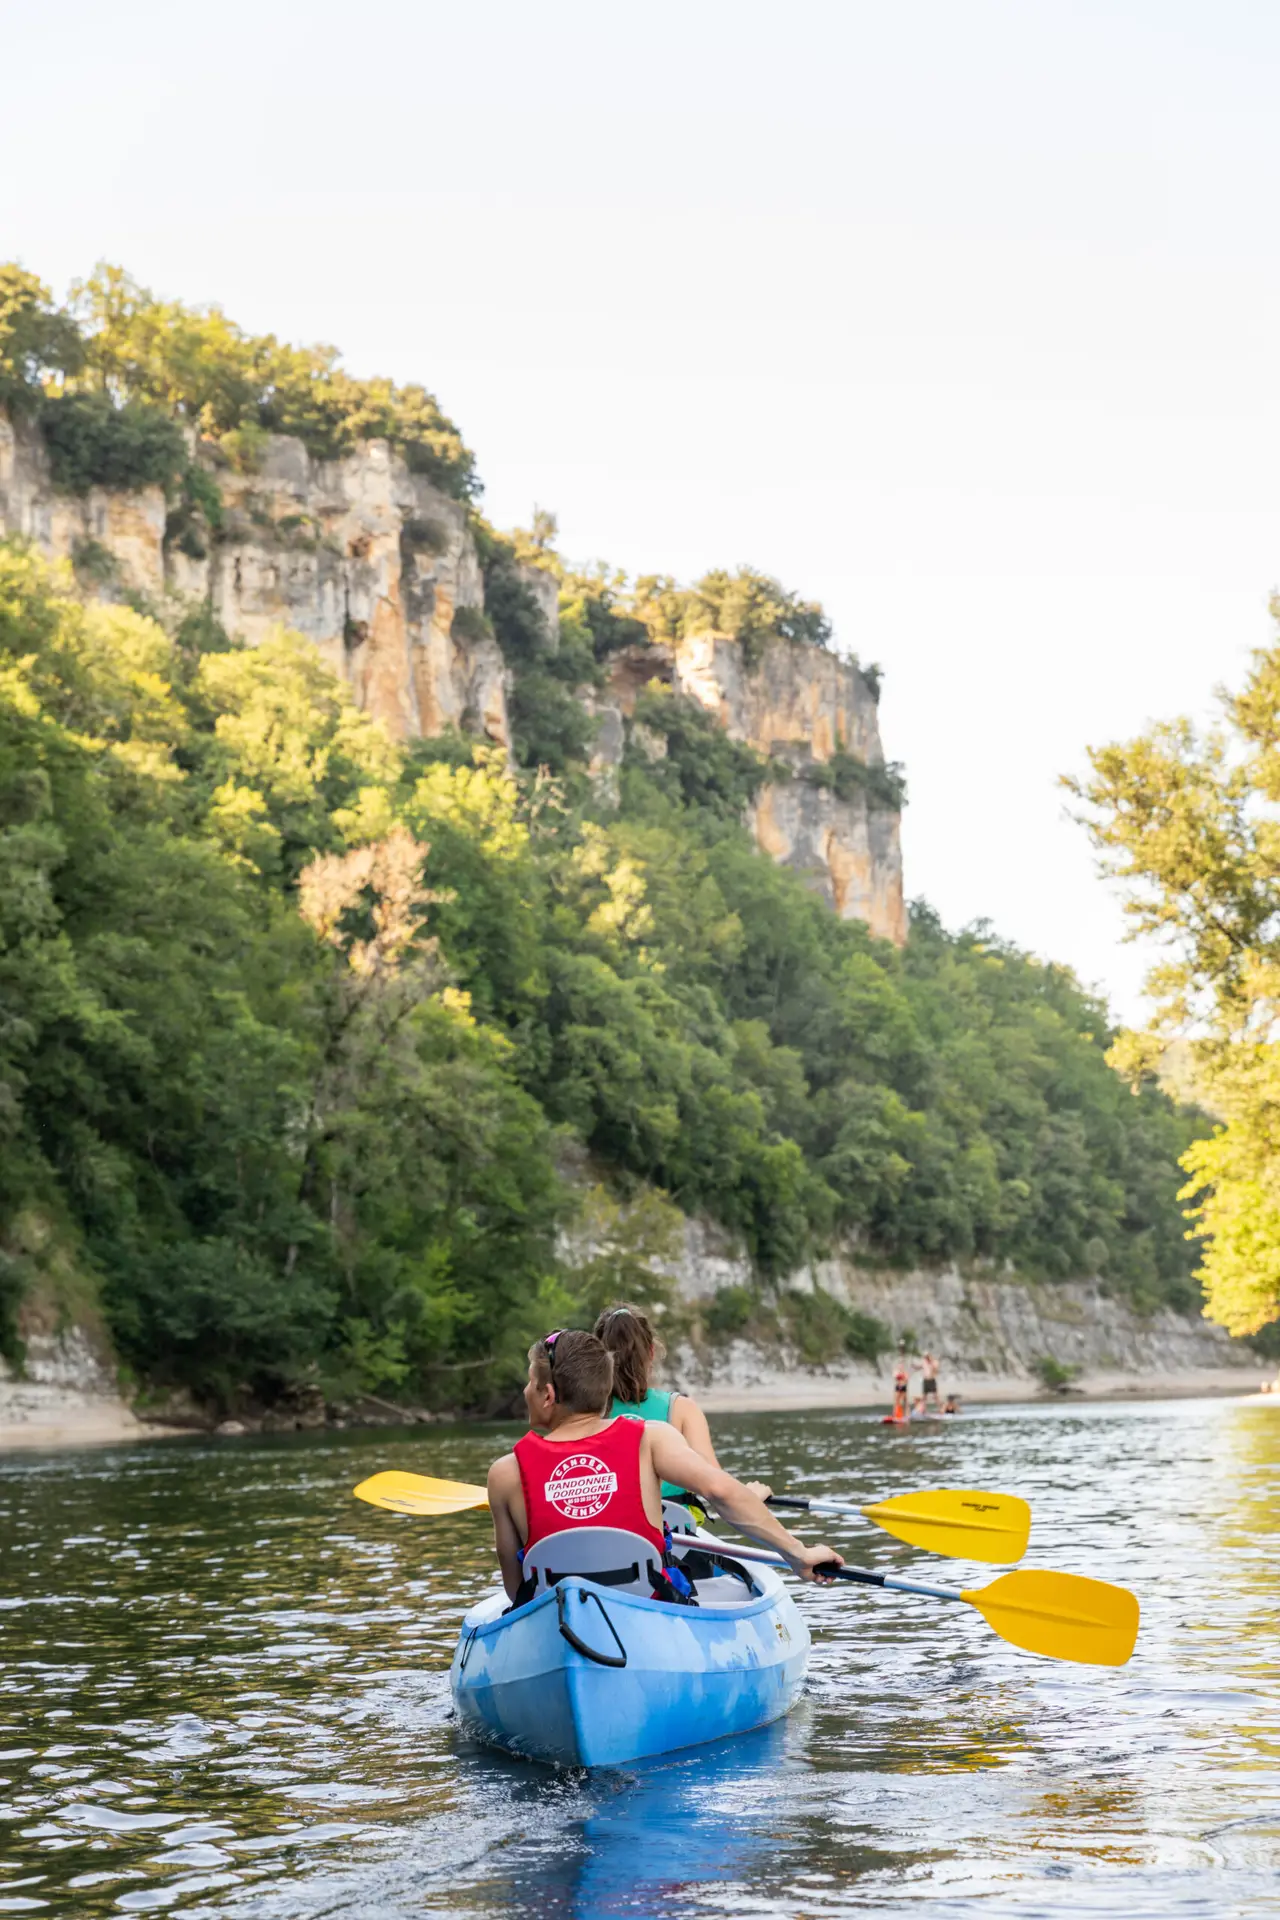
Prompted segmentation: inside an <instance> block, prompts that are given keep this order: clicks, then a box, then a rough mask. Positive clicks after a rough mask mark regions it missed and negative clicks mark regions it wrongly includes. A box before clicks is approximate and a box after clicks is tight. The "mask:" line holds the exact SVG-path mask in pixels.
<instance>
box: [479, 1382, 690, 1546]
mask: <svg viewBox="0 0 1280 1920" xmlns="http://www.w3.org/2000/svg"><path fill="white" fill-rule="evenodd" d="M643 1440H644V1422H643V1421H642V1420H627V1419H623V1418H620V1419H617V1420H611V1421H610V1422H609V1425H608V1426H607V1427H601V1429H600V1431H599V1433H593V1434H592V1435H591V1436H590V1438H589V1439H586V1440H544V1439H543V1437H542V1435H541V1434H539V1433H526V1434H525V1435H524V1437H523V1439H520V1440H517V1441H516V1445H515V1456H516V1464H517V1465H518V1466H519V1468H520V1484H521V1486H522V1487H523V1488H524V1510H525V1513H526V1515H527V1516H528V1523H529V1533H528V1537H527V1539H526V1540H525V1543H524V1544H525V1551H526V1552H527V1551H528V1549H529V1548H530V1547H536V1546H537V1544H538V1542H539V1540H545V1539H546V1537H547V1535H548V1534H549V1533H564V1532H565V1531H566V1529H567V1528H569V1527H621V1528H623V1529H624V1530H625V1531H626V1532H627V1533H638V1534H640V1535H641V1537H642V1538H643V1539H645V1540H648V1541H651V1542H652V1544H653V1546H654V1547H655V1548H656V1550H657V1553H658V1556H659V1565H661V1556H662V1550H663V1544H664V1543H663V1536H662V1528H661V1527H655V1526H654V1524H653V1521H652V1520H651V1519H650V1518H649V1516H648V1514H647V1513H646V1512H645V1510H644V1496H643V1494H642V1492H641V1487H640V1447H641V1443H642V1441H643Z"/></svg>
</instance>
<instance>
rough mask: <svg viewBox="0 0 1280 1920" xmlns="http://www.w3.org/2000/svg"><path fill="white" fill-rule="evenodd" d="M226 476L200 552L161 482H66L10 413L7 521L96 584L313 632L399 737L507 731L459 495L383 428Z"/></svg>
mask: <svg viewBox="0 0 1280 1920" xmlns="http://www.w3.org/2000/svg"><path fill="white" fill-rule="evenodd" d="M216 478H217V481H218V486H219V489H220V491H221V494H222V512H223V525H222V528H221V531H220V536H219V538H218V539H217V540H216V541H214V542H212V543H211V544H210V547H209V551H208V553H207V555H206V556H205V557H203V558H192V557H191V556H189V555H188V554H186V553H184V552H183V551H182V550H181V549H180V548H179V547H178V546H177V545H175V544H170V543H168V542H166V539H165V501H164V496H163V494H162V493H161V492H160V491H159V489H158V488H155V487H151V488H147V489H144V490H142V491H140V492H137V493H115V492H109V491H107V490H106V489H104V488H94V490H93V491H92V492H91V493H90V494H89V495H88V496H87V497H86V498H85V499H83V500H81V499H78V498H76V497H75V496H72V495H68V494H63V493H59V492H58V491H57V490H56V489H55V488H54V486H53V484H52V482H51V480H50V477H49V465H48V460H47V458H46V456H45V451H44V446H43V443H42V441H41V439H40V436H39V434H38V433H36V432H35V431H33V430H31V429H23V428H21V427H17V428H15V427H14V426H12V425H11V424H10V423H9V422H8V421H6V420H5V419H4V416H3V415H0V531H3V532H5V533H15V534H21V535H23V536H24V537H25V538H27V539H30V540H32V541H34V542H35V543H36V544H37V545H39V546H41V547H42V548H43V549H44V550H45V552H47V553H49V554H51V555H52V556H53V557H54V558H57V559H67V560H70V561H72V563H73V564H75V565H76V567H77V571H78V573H79V575H80V578H81V580H82V582H83V583H84V584H86V585H88V586H90V587H92V588H95V589H96V590H98V591H102V592H111V591H115V592H119V591H122V590H133V591H135V592H140V593H143V594H145V595H146V596H147V597H148V598H149V599H152V600H154V601H157V602H159V601H161V600H163V599H164V597H165V596H166V595H168V596H174V597H176V599H177V600H179V601H185V602H205V603H206V604H207V605H208V606H209V607H210V608H211V610H212V612H213V613H214V614H215V615H216V617H217V618H218V619H219V620H220V621H221V623H222V625H223V626H224V627H225V628H226V630H227V632H228V633H230V634H232V635H234V636H235V637H236V638H238V639H241V640H244V641H246V642H247V643H248V644H249V645H251V646H253V645H256V644H257V643H258V642H259V641H261V640H263V639H265V637H266V636H267V634H269V633H270V632H271V631H272V630H273V629H274V628H277V627H290V628H292V629H293V630H294V631H295V632H298V633H303V634H306V635H307V636H308V638H309V639H311V640H314V641H315V643H316V646H317V647H318V648H319V649H320V651H321V653H322V654H323V655H324V657H325V659H326V660H327V661H328V663H329V664H330V666H331V667H332V668H333V669H334V671H335V672H336V673H338V674H340V675H341V676H342V678H343V679H345V680H346V681H347V682H348V683H349V685H350V687H351V689H352V692H353V693H354V694H355V697H356V699H357V701H358V702H359V704H360V705H361V706H362V707H364V708H365V709H366V710H367V711H368V712H370V713H373V714H376V715H377V717H378V718H379V719H380V720H382V721H384V722H385V724H386V725H387V727H388V728H389V729H390V731H391V732H392V733H393V734H394V735H395V736H396V737H397V738H404V737H405V736H412V735H419V734H434V733H439V732H441V731H442V730H443V729H444V728H445V727H447V726H450V725H453V726H458V727H461V728H463V729H465V730H466V731H468V732H471V733H477V734H482V735H485V736H487V737H488V738H489V739H490V740H492V741H494V742H495V743H497V744H498V745H500V746H504V747H505V746H509V745H510V729H509V726H508V721H507V674H506V668H505V666H504V663H503V659H502V654H501V652H500V650H499V648H498V644H497V642H496V641H495V640H494V639H493V637H492V635H491V634H489V632H488V631H487V629H486V627H485V624H484V621H483V619H482V615H483V610H484V586H483V582H482V579H481V574H480V562H479V558H478V556H477V554H476V548H475V542H474V540H473V539H472V537H471V533H470V530H469V528H468V527H467V523H466V514H465V512H464V510H463V508H462V507H461V506H460V505H459V504H458V502H457V501H456V500H451V499H448V498H447V497H446V496H445V495H444V494H441V493H437V492H436V490H435V489H434V488H433V487H431V486H430V485H429V484H428V483H427V482H426V481H425V480H423V479H422V478H421V477H420V476H419V475H417V474H412V473H410V472H409V470H408V468H407V467H406V466H405V463H404V461H403V460H402V459H400V457H399V456H398V455H396V454H394V453H393V452H392V451H391V449H390V448H389V447H388V446H387V445H386V443H385V442H384V441H373V442H371V443H370V444H369V445H368V446H365V447H362V448H361V449H360V451H359V452H358V453H355V454H352V455H351V456H350V457H349V458H347V459H345V460H334V461H320V460H313V459H312V458H311V456H310V455H309V454H308V452H307V450H306V448H305V447H304V446H303V445H302V442H301V441H300V440H295V439H291V438H289V437H287V436H285V435H281V434H277V435H273V436H272V437H271V438H270V440H269V441H268V442H267V444H266V447H265V449H264V451H263V454H262V456H261V458H260V460H259V462H258V463H257V466H256V468H255V471H254V472H253V473H251V474H241V473H237V472H235V471H233V470H232V469H230V468H229V467H221V468H218V469H217V470H216ZM104 563H105V564H106V567H107V568H108V569H110V575H109V577H105V576H104ZM545 578H546V576H545V575H540V576H539V583H541V582H542V581H543V580H545ZM552 585H553V587H554V582H553V583H552ZM544 598H545V591H544Z"/></svg>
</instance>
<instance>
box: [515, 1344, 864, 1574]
mask: <svg viewBox="0 0 1280 1920" xmlns="http://www.w3.org/2000/svg"><path fill="white" fill-rule="evenodd" d="M612 1394H613V1355H612V1354H611V1353H610V1352H609V1350H608V1348H607V1347H606V1346H605V1344H604V1342H603V1341H602V1340H598V1339H597V1338H596V1336H595V1334H593V1333H564V1332H559V1333H549V1334H548V1335H547V1336H546V1338H545V1340H539V1341H537V1342H535V1344H534V1345H533V1346H532V1347H530V1349H529V1380H528V1384H527V1386H526V1387H525V1390H524V1399H525V1405H526V1406H527V1407H528V1409H529V1420H530V1424H531V1428H532V1431H531V1432H529V1433H526V1434H525V1435H524V1437H523V1439H521V1440H519V1441H517V1443H516V1446H515V1450H514V1452H512V1453H507V1454H504V1455H503V1457H502V1458H501V1460H495V1461H494V1463H493V1465H492V1466H491V1467H490V1469H489V1507H490V1511H491V1512H492V1514H493V1539H494V1545H495V1547H496V1548H497V1553H498V1564H499V1565H500V1567H501V1568H502V1584H503V1585H504V1587H505V1588H506V1590H507V1595H508V1598H509V1599H511V1600H514V1599H515V1598H516V1595H517V1593H518V1591H519V1588H520V1581H521V1566H520V1555H521V1553H522V1552H523V1551H524V1550H525V1549H526V1548H528V1547H532V1546H536V1545H537V1543H538V1541H539V1540H542V1539H544V1538H545V1537H546V1535H547V1534H550V1533H562V1532H564V1531H565V1529H566V1528H570V1527H578V1526H588V1527H589V1526H597V1527H621V1528H624V1529H625V1530H626V1531H628V1532H630V1533H638V1534H640V1535H641V1536H642V1537H643V1538H644V1539H646V1540H649V1541H651V1542H652V1543H653V1546H654V1548H655V1549H656V1552H657V1554H658V1556H659V1558H661V1554H662V1549H663V1532H662V1490H661V1489H662V1482H663V1480H668V1481H672V1482H674V1483H675V1484H676V1485H678V1486H681V1487H688V1488H689V1489H690V1491H691V1492H693V1493H698V1494H701V1495H702V1497H703V1499H704V1500H706V1501H707V1502H708V1504H709V1505H711V1506H714V1508H715V1509H716V1511H717V1512H718V1513H721V1514H723V1515H724V1517H725V1519H726V1520H729V1521H731V1522H732V1523H733V1525H734V1526H736V1527H737V1528H738V1529H739V1531H740V1532H742V1533H745V1534H747V1535H748V1536H749V1537H750V1538H751V1539H752V1540H757V1541H759V1542H760V1544H761V1545H762V1546H766V1547H772V1548H773V1549H774V1551H775V1552H777V1553H780V1554H782V1556H783V1557H784V1559H786V1560H787V1561H788V1562H789V1564H790V1565H791V1567H792V1568H793V1569H794V1571H795V1572H796V1573H798V1574H799V1575H800V1578H801V1579H802V1580H812V1579H814V1578H815V1575H814V1568H815V1567H818V1566H820V1565H821V1564H822V1562H823V1561H824V1560H827V1561H832V1560H833V1561H835V1562H836V1564H837V1565H840V1566H842V1565H843V1564H844V1563H843V1561H842V1560H841V1557H840V1555H839V1554H838V1553H834V1552H833V1551H832V1549H831V1548H830V1547H824V1546H814V1547H806V1546H805V1545H804V1544H803V1542H802V1541H800V1540H797V1539H796V1538H795V1536H794V1534H791V1533H788V1532H787V1529H786V1528H785V1527H784V1526H783V1525H782V1524H781V1523H780V1522H779V1521H778V1520H776V1519H775V1518H774V1516H773V1515H772V1514H771V1513H770V1511H769V1509H768V1507H766V1506H765V1504H764V1501H763V1500H761V1499H760V1498H759V1497H758V1495H756V1494H754V1493H752V1492H751V1491H750V1489H749V1488H747V1487H744V1486H743V1485H742V1483H741V1481H738V1480H735V1479H734V1478H733V1476H732V1474H728V1473H726V1472H725V1471H724V1469H723V1467H713V1466H712V1465H711V1464H710V1462H709V1461H707V1460H704V1459H703V1457H702V1455H701V1454H699V1453H695V1452H694V1451H693V1448H692V1447H691V1446H689V1444H688V1443H687V1442H686V1441H685V1440H682V1439H681V1437H680V1435H679V1434H678V1433H677V1432H676V1430H675V1428H674V1427H673V1426H670V1425H668V1424H666V1423H665V1422H662V1421H649V1420H644V1421H642V1420H628V1419H627V1418H626V1417H625V1416H622V1415H620V1416H619V1417H618V1418H617V1419H613V1420H611V1419H609V1418H608V1417H607V1410H608V1407H609V1402H610V1399H611V1397H612Z"/></svg>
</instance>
